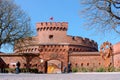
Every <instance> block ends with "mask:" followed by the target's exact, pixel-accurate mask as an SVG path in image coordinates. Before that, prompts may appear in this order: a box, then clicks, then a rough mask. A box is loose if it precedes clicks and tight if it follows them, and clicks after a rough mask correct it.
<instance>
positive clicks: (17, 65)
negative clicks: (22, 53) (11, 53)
mask: <svg viewBox="0 0 120 80" xmlns="http://www.w3.org/2000/svg"><path fill="white" fill-rule="evenodd" d="M18 73H20V62H19V61H18V62H17V63H16V74H18Z"/></svg>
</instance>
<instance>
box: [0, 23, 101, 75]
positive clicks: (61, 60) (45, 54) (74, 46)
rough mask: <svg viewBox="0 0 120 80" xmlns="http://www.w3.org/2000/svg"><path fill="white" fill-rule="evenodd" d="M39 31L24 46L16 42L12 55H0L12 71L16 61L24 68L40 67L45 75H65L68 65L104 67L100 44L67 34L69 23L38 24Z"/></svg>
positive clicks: (26, 39)
mask: <svg viewBox="0 0 120 80" xmlns="http://www.w3.org/2000/svg"><path fill="white" fill-rule="evenodd" d="M36 30H37V35H36V36H33V37H29V38H24V39H21V40H23V41H24V43H19V42H16V44H15V47H14V53H13V54H11V56H9V57H8V56H5V57H3V56H1V59H2V60H3V61H4V62H5V63H6V65H8V67H9V68H15V66H14V65H15V63H16V62H17V61H19V62H20V63H21V66H20V67H21V68H26V67H29V68H37V69H38V70H39V71H42V72H44V73H58V72H62V71H63V69H64V67H65V66H66V67H67V66H68V63H71V67H72V68H73V67H85V68H99V67H101V66H103V59H102V57H101V56H100V54H99V52H98V45H97V43H96V42H95V41H93V40H90V39H88V38H82V37H79V36H70V35H67V30H68V23H67V22H40V23H37V24H36ZM28 39H29V40H28ZM19 45H20V47H19V48H18V46H19ZM12 55H16V56H12ZM13 64H14V65H13Z"/></svg>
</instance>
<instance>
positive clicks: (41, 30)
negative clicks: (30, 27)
mask: <svg viewBox="0 0 120 80" xmlns="http://www.w3.org/2000/svg"><path fill="white" fill-rule="evenodd" d="M36 29H37V34H38V37H39V38H43V37H46V36H49V37H52V36H55V37H57V36H58V37H62V36H66V31H67V29H68V23H67V22H39V23H37V24H36Z"/></svg>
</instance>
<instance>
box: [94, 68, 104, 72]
mask: <svg viewBox="0 0 120 80" xmlns="http://www.w3.org/2000/svg"><path fill="white" fill-rule="evenodd" d="M96 72H106V70H105V68H103V67H100V68H98V69H96Z"/></svg>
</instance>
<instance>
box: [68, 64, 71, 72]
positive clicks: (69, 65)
mask: <svg viewBox="0 0 120 80" xmlns="http://www.w3.org/2000/svg"><path fill="white" fill-rule="evenodd" d="M70 72H71V63H70V62H69V63H68V73H70Z"/></svg>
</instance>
